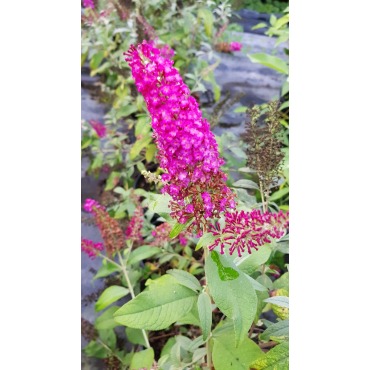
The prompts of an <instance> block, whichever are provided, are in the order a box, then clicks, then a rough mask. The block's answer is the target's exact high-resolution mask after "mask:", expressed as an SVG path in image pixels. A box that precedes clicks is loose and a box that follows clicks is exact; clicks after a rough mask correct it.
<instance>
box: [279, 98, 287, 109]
mask: <svg viewBox="0 0 370 370" xmlns="http://www.w3.org/2000/svg"><path fill="white" fill-rule="evenodd" d="M285 108H289V100H288V101H285V102H284V103H283V104H281V106H280V108H279V110H283V109H285Z"/></svg>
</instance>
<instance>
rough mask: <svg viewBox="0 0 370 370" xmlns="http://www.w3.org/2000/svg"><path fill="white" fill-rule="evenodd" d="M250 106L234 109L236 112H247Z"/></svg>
mask: <svg viewBox="0 0 370 370" xmlns="http://www.w3.org/2000/svg"><path fill="white" fill-rule="evenodd" d="M247 109H248V107H238V108H235V109H234V112H235V113H245V112H246V110H247Z"/></svg>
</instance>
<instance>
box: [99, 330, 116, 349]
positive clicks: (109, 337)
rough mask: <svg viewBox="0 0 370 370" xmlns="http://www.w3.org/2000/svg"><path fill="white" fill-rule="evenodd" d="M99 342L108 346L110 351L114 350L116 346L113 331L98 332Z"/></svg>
mask: <svg viewBox="0 0 370 370" xmlns="http://www.w3.org/2000/svg"><path fill="white" fill-rule="evenodd" d="M98 333H99V337H100V340H101V341H102V342H103V343H104V344H105V345H106V346H108V347H109V348H110V349H111V350H112V351H114V350H115V348H116V344H117V337H116V334H115V332H114V330H113V329H104V330H99V331H98Z"/></svg>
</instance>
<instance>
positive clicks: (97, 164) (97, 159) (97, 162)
mask: <svg viewBox="0 0 370 370" xmlns="http://www.w3.org/2000/svg"><path fill="white" fill-rule="evenodd" d="M102 164H103V153H98V154H97V155H96V157H95V158H94V161H93V163H92V164H91V169H92V170H95V168H98V167H101V165H102Z"/></svg>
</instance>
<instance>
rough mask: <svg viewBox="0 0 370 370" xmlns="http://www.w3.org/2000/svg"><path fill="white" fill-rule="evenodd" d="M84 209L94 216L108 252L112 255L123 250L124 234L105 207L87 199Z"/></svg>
mask: <svg viewBox="0 0 370 370" xmlns="http://www.w3.org/2000/svg"><path fill="white" fill-rule="evenodd" d="M84 209H85V211H87V212H89V213H91V214H92V215H93V216H94V220H95V222H96V225H97V227H98V228H99V231H100V234H101V236H102V238H103V241H104V246H105V250H106V252H107V253H108V254H110V255H111V254H112V253H114V252H115V251H118V250H119V249H121V248H123V245H124V240H123V232H122V230H121V229H120V227H119V225H118V222H117V220H115V219H114V218H112V217H110V216H109V214H108V212H106V211H105V207H102V206H100V205H99V203H98V202H97V201H96V200H93V199H86V201H85V204H84Z"/></svg>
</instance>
